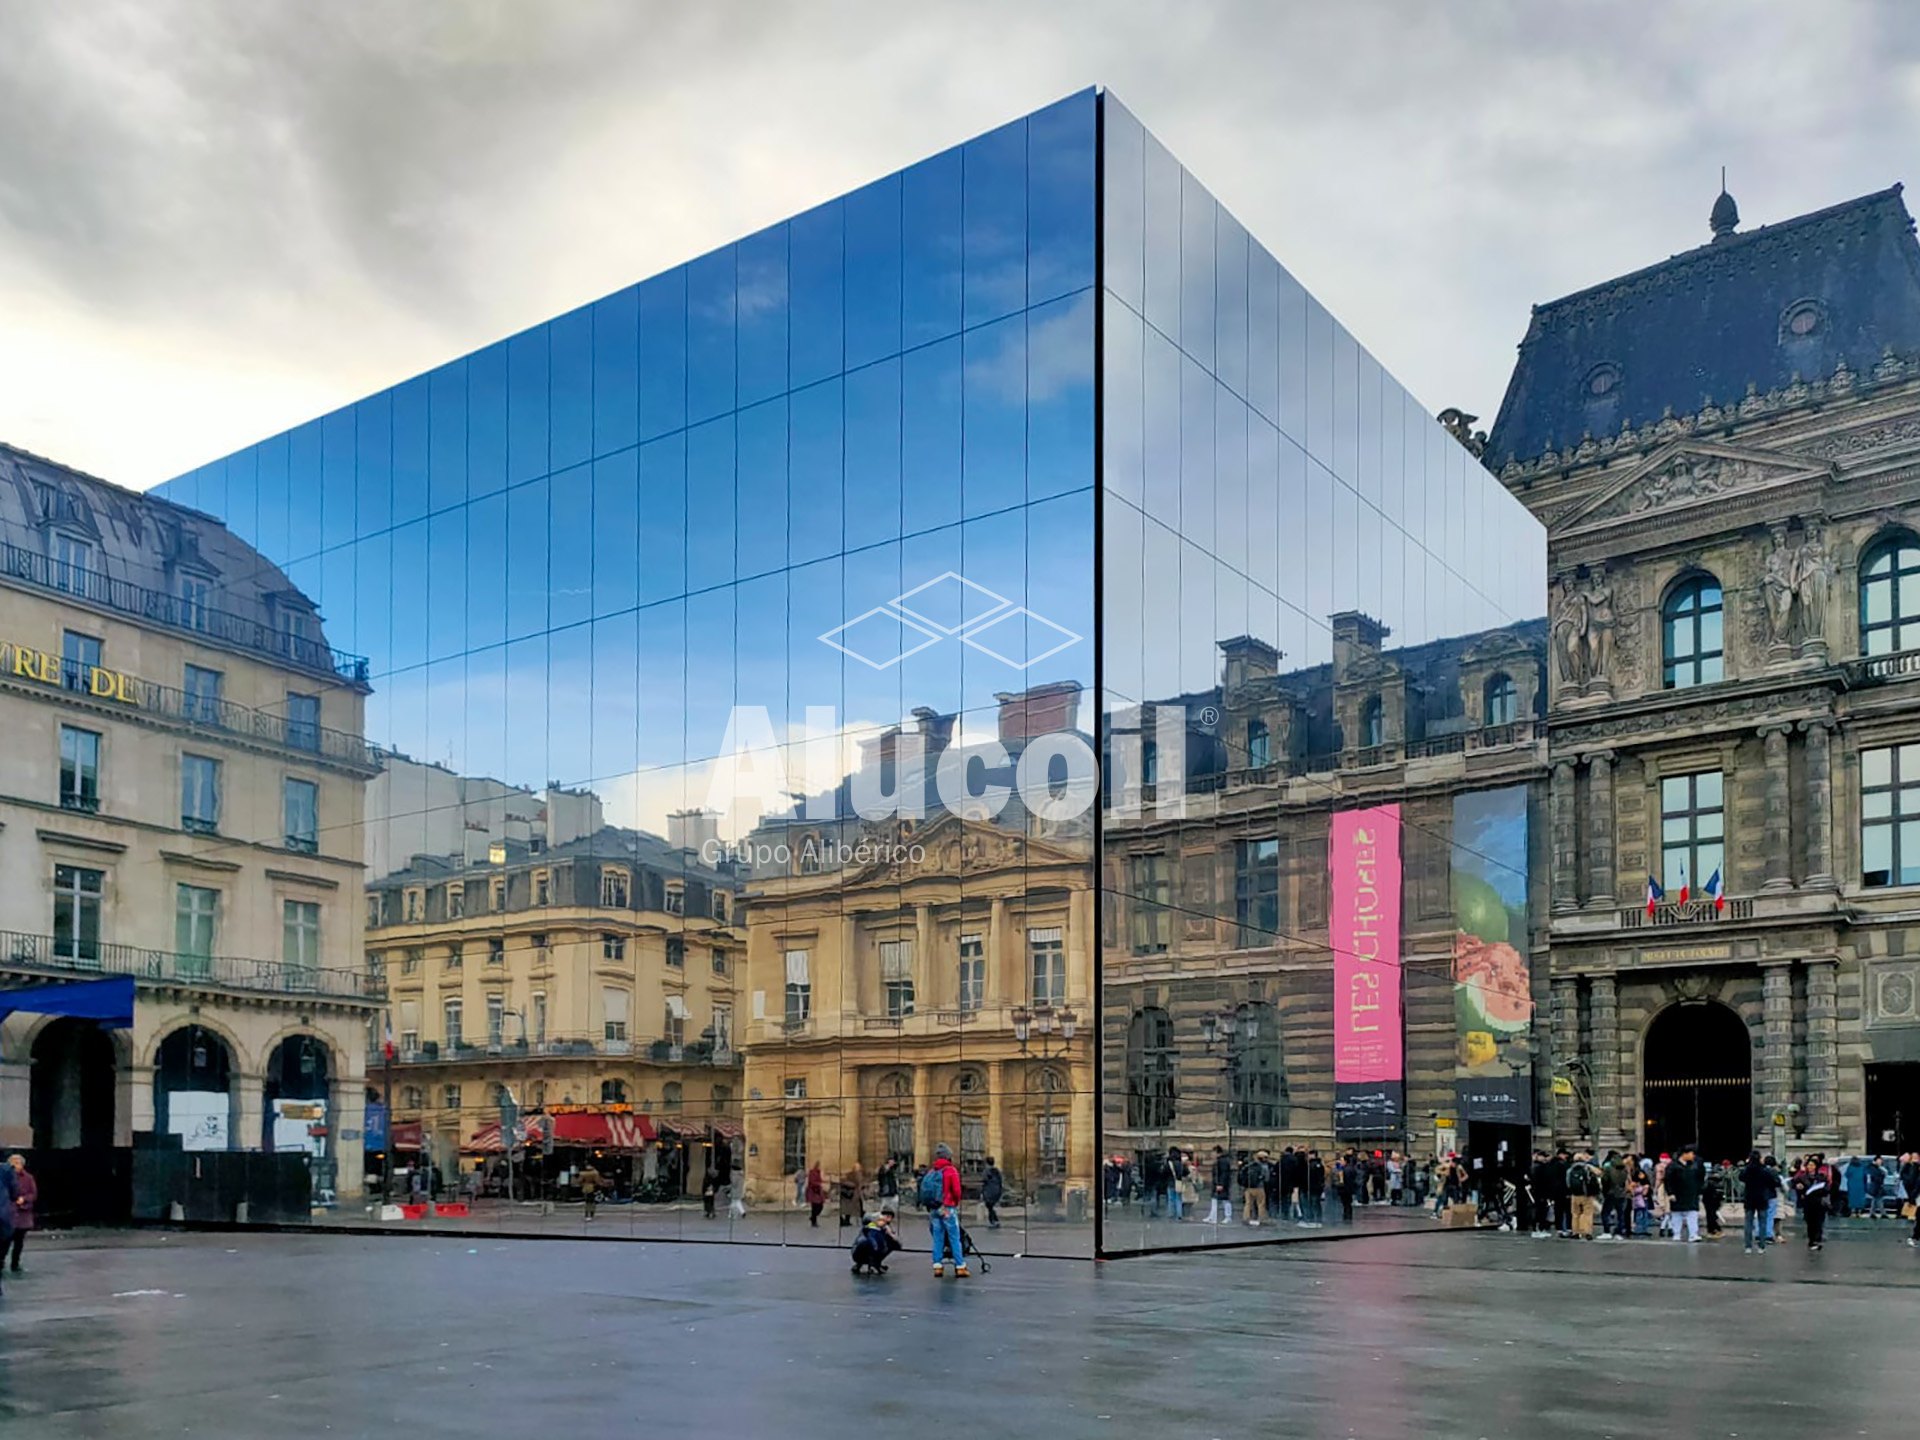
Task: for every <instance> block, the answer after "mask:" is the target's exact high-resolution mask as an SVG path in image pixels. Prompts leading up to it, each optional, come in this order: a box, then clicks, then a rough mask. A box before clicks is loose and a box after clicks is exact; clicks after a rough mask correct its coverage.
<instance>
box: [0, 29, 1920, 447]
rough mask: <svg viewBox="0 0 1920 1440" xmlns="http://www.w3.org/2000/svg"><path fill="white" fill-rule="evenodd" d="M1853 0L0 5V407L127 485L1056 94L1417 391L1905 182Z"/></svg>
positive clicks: (1880, 33) (1913, 46)
mask: <svg viewBox="0 0 1920 1440" xmlns="http://www.w3.org/2000/svg"><path fill="white" fill-rule="evenodd" d="M1908 13H1909V12H1908V11H1907V10H1906V8H1905V6H1904V5H1903V4H1902V3H1900V0H1889V3H1885V4H1873V3H1865V0H1859V3H1836V4H1833V5H1828V6H1820V7H1807V6H1792V5H1787V4H1777V5H1775V4H1767V5H1753V4H1734V3H1718V4H1715V3H1692V4H1672V5H1646V6H1634V5H1628V4H1616V5H1612V6H1605V7H1601V6H1595V5H1592V4H1571V3H1567V4H1561V3H1522V0H1505V3H1481V4H1477V5H1475V6H1472V7H1466V6H1434V5H1431V4H1427V3H1416V0H1396V3H1375V4H1351V5H1345V6H1338V7H1335V6H1325V5H1317V4H1273V3H1262V4H1253V3H1247V4H1234V3H1223V4H1216V5H1212V6H1202V5H1195V4H1181V5H1175V4H1161V5H1151V4H1138V5H1126V6H1122V5H1114V4H1100V3H1084V0H1080V3H1060V4H1055V5H1052V6H1048V7H1035V6H1031V5H1015V4H1001V3H975V4H969V5H953V6H937V5H936V6H920V7H912V8H910V9H907V10H902V9H901V8H899V7H897V6H883V5H878V4H871V3H864V0H863V3H848V4H842V5H838V6H835V7H833V8H831V9H829V8H826V7H813V6H792V7H774V6H769V5H754V4H737V5H724V4H722V5H709V6H686V5H636V4H629V3H604V4H594V3H574V4H569V5H567V6H541V5H536V4H533V3H526V4H510V3H504V0H493V3H477V0H443V3H435V0H413V3H410V4H408V5H405V6H395V5H390V4H381V3H358V0H336V3H333V4H330V5H327V6H324V7H295V6H291V5H271V4H259V3H256V0H216V3H198V4H193V3H184V0H132V3H113V0H101V3H95V4H90V5H86V6H46V7H27V6H16V7H12V8H10V9H9V10H8V11H7V12H5V15H4V18H0V95H3V96H5V103H4V105H0V436H5V437H6V438H8V439H11V440H13V441H15V442H16V443H19V444H23V445H26V446H29V447H30V448H33V449H37V450H41V451H44V452H47V453H50V454H53V455H56V456H58V457H59V458H62V459H65V460H68V461H69V462H71V463H74V464H78V465H81V466H84V467H85V468H88V469H92V470H95V471H98V472H100V473H103V474H105V475H108V476H109V477H111V478H114V479H118V480H121V481H124V482H126V483H130V484H137V485H144V484H150V483H153V482H155V481H158V480H161V479H164V478H166V477H167V476H169V475H171V474H174V473H176V472H177V471H179V470H181V469H184V468H186V467H188V466H189V465H192V464H194V463H197V462H199V461H201V460H204V459H208V458H211V457H213V456H215V455H218V454H221V453H224V452H225V451H227V450H229V449H232V448H234V447H235V446H238V445H240V444H244V443H246V442H247V441H250V440H252V439H255V438H258V437H259V436H261V435H263V434H267V433H271V432H272V431H275V430H277V429H280V428H283V427H284V426H286V425H288V424H291V423H295V422H297V421H299V420H302V419H304V418H307V417H308V416H310V415H312V414H314V413H317V412H319V411H321V410H324V409H327V408H331V407H332V406H334V405H337V404H340V403H343V402H345V401H347V400H350V399H352V398H354V397H356V396H358V395H360V394H363V393H365V392H366V391H368V390H371V389H373V388H376V387H378V386H380V385H383V384H387V383H390V382H391V381H393V380H397V379H399V378H402V377H403V376H405V375H408V374H411V373H414V372H415V371H418V370H420V369H423V368H425V367H427V366H429V365H432V364H434V363H436V362H438V361H439V360H442V359H445V358H447V357H448V356H450V355H454V354H457V353H460V352H463V351H465V350H468V349H471V348H472V347H474V346H475V345H478V344H482V343H485V342H487V341H488V340H491V339H494V338H497V337H498V336H499V335H501V334H504V333H507V332H509V331H511V330H514V329H517V328H519V327H521V326H523V325H525V324H528V323H531V322H533V321H536V320H539V319H541V318H543V317H545V316H547V315H550V314H553V313H556V312H557V311H559V310H562V309H565V308H569V307H571V306H572V305H575V304H578V303H580V302H582V301H584V300H587V299H591V298H593V297H594V296H596V295H599V294H602V293H604V292H606V291H608V290H611V289H613V288H616V287H617V286H619V285H622V284H626V283H629V282H630V281H632V280H635V279H638V278H640V277H642V276H644V275H646V274H649V273H651V272H653V271H656V270H658V269H661V268H663V267H665V266H667V265H670V264H673V263H675V262H677V261H679V260H681V259H685V258H687V257H689V256H691V255H693V254H696V253H698V252H700V251H702V250H704V249H707V248H709V247H711V246H712V245H715V244H718V243H721V242H723V241H725V240H728V239H730V238H733V237H735V236H737V235H740V234H743V233H746V232H747V231H750V230H752V229H754V228H756V227H758V226H760V225H763V224H766V223H768V222H769V221H772V220H775V219H778V218H779V217H781V216H782V215H786V214H789V213H792V212H794V211H796V210H799V209H801V208H804V207H805V206H807V205H810V204H813V203H815V202H817V201H819V200H821V199H824V198H826V197H828V196H830V195H833V194H836V193H838V192H840V191H843V190H845V189H848V188H850V187H852V186H854V185H857V184H859V183H861V182H863V181H865V180H867V179H870V178H872V177H873V176H876V175H879V174H883V173H885V172H887V171H888V170H891V169H894V168H897V167H898V166H900V165H902V164H905V163H909V162H911V161H912V160H914V159H916V158H918V157H919V156H920V155H922V154H925V153H928V152H930V151H932V150H935V149H938V148H941V147H944V146H946V145H949V144H952V143H954V142H956V141H958V140H961V139H964V138H966V137H967V136H969V135H972V134H974V133H977V132H979V131H981V130H983V129H986V128H988V127H990V126H991V125H993V124H995V123H997V122H999V121H1001V120H1003V119H1006V118H1009V117H1011V116H1013V115H1016V114H1019V113H1021V112H1023V111H1025V110H1028V109H1031V108H1033V107H1034V106H1036V105H1039V104H1042V103H1044V102H1046V101H1048V100H1050V99H1053V98H1056V97H1057V96H1059V95H1062V94H1065V93H1067V92H1069V91H1072V90H1075V89H1078V88H1080V87H1081V86H1083V85H1085V84H1088V83H1093V82H1096V81H1097V82H1103V83H1107V84H1110V85H1112V86H1113V87H1114V89H1115V90H1116V92H1117V93H1119V94H1120V95H1121V96H1122V97H1123V98H1124V99H1125V100H1126V101H1127V103H1128V105H1129V106H1130V108H1132V109H1133V110H1134V112H1135V113H1136V114H1138V115H1139V116H1140V117H1141V119H1142V120H1143V121H1144V122H1145V123H1146V124H1147V125H1148V126H1149V127H1150V128H1152V129H1154V130H1155V131H1156V133H1158V134H1159V135H1160V137H1161V138H1162V139H1163V140H1164V141H1165V142H1166V143H1167V144H1168V146H1169V147H1170V148H1171V149H1172V150H1173V151H1174V153H1175V154H1177V155H1178V156H1180V158H1181V159H1182V160H1184V161H1185V162H1186V163H1187V164H1188V165H1189V166H1190V167H1191V168H1192V169H1193V170H1194V171H1195V172H1196V173H1198V174H1199V175H1200V176H1201V177H1202V178H1203V179H1204V180H1205V181H1206V182H1207V183H1208V185H1209V186H1210V187H1211V188H1212V189H1213V190H1214V191H1215V193H1216V194H1218V195H1219V196H1220V197H1221V199H1222V200H1223V201H1225V202H1226V204H1227V205H1228V206H1229V207H1230V208H1232V209H1233V210H1234V212H1235V213H1236V214H1237V215H1238V216H1239V217H1240V218H1241V220H1242V221H1244V222H1245V223H1246V225H1247V227H1248V229H1249V230H1251V231H1252V232H1253V233H1254V234H1255V235H1257V236H1259V237H1260V238H1261V239H1262V240H1263V241H1264V242H1265V243H1266V244H1267V245H1268V247H1269V248H1270V249H1272V250H1273V251H1274V252H1275V253H1276V254H1277V255H1279V256H1280V258H1281V260H1282V261H1283V262H1284V263H1285V264H1286V265H1287V266H1288V267H1289V268H1290V269H1291V270H1293V272H1294V273H1295V274H1297V275H1298V276H1299V277H1300V278H1301V279H1302V280H1303V281H1304V282H1305V283H1306V284H1307V285H1308V286H1309V287H1310V288H1311V289H1313V290H1314V291H1315V293H1316V294H1318V295H1319V296H1320V297H1321V299H1322V300H1324V301H1325V302H1326V304H1327V305H1328V307H1329V308H1330V309H1332V310H1333V311H1334V313H1335V314H1337V315H1338V316H1339V317H1340V318H1341V319H1342V320H1343V321H1344V322H1345V323H1346V324H1347V325H1348V326H1349V327H1350V328H1351V329H1352V330H1353V331H1354V332H1355V333H1356V334H1357V335H1358V336H1359V337H1360V338H1361V340H1362V341H1363V343H1365V344H1366V345H1367V346H1368V347H1369V348H1370V349H1371V350H1372V351H1373V352H1374V353H1375V354H1376V355H1378V356H1379V357H1380V358H1381V359H1382V361H1383V362H1384V363H1385V364H1386V365H1387V366H1388V368H1389V369H1391V370H1392V371H1394V372H1395V374H1397V375H1398V376H1399V377H1400V378H1401V379H1402V380H1403V381H1404V382H1406V383H1407V384H1408V385H1409V386H1410V387H1412V388H1413V390H1414V391H1415V393H1417V394H1419V395H1420V396H1421V397H1422V398H1423V399H1424V400H1425V401H1426V402H1427V403H1428V404H1429V405H1431V406H1433V407H1435V408H1438V407H1439V406H1442V405H1446V404H1461V405H1465V406H1466V407H1467V408H1469V409H1473V410H1477V411H1479V412H1480V413H1481V414H1482V415H1483V416H1484V417H1486V418H1487V419H1491V416H1492V412H1493V409H1494V407H1495V406H1496V405H1497V404H1498V401H1499V397H1500V392H1501V389H1502V387H1503V386H1504V383H1505V379H1506V373H1507V369H1508V367H1509V365H1510V364H1511V360H1512V355H1513V346H1514V344H1515V343H1516V342H1517V341H1518V339H1519V337H1520V334H1521V332H1522V330H1523V329H1524V327H1525V324H1526V315H1527V306H1528V305H1529V304H1530V303H1532V302H1534V301H1538V300H1544V299H1548V298H1552V297H1553V296H1556V295H1559V294H1561V293H1564V292H1566V291H1568V290H1571V289H1575V288H1578V287H1580V286H1582V285H1586V284H1590V283H1592V282H1594V281H1597V280H1600V279H1604V278H1606V277H1608V276H1610V275H1613V274H1617V273H1619V272H1621V271H1624V270H1628V269H1632V268H1635V267H1637V266H1639V265H1643V264H1646V263H1649V262H1650V261H1653V260H1656V259H1659V258H1662V257H1663V256H1665V255H1667V254H1670V253H1672V252H1673V251H1676V250H1680V249H1684V248H1687V247H1689V246H1691V245H1693V244H1696V243H1698V242H1699V241H1701V240H1702V239H1704V238H1705V236H1706V212H1707V208H1708V206H1709V204H1710V203H1711V201H1712V198H1713V194H1714V189H1715V185H1716V182H1717V176H1718V167H1719V166H1720V165H1721V164H1723V163H1724V164H1726V165H1727V166H1728V167H1729V169H1730V172H1731V178H1732V188H1733V190H1734V192H1735V194H1736V195H1737V196H1738V198H1739V200H1740V204H1741V209H1742V213H1743V215H1744V216H1745V217H1746V219H1747V221H1748V223H1756V222H1762V221H1766V220H1770V219H1780V218H1784V217H1786V216H1788V215H1792V214H1796V213H1799V212H1801V211H1804V210H1807V209H1812V208H1815V207H1818V206H1821V205H1825V204H1830V203H1832V202H1834V201H1836V200H1840V199H1843V198H1845V197H1847V196H1851V195H1854V194H1858V193H1861V192H1863V191H1866V190H1870V189H1876V188H1878V187H1880V186H1883V185H1885V184H1888V183H1890V182H1891V181H1893V180H1896V179H1902V178H1908V171H1907V166H1908V162H1909V160H1910V159H1911V157H1912V154H1913V152H1912V150H1911V148H1910V145H1909V143H1908V139H1909V137H1910V136H1911V135H1912V134H1914V133H1915V121H1916V119H1920V27H1915V26H1913V25H1911V24H1910V23H1906V19H1907V14H1908Z"/></svg>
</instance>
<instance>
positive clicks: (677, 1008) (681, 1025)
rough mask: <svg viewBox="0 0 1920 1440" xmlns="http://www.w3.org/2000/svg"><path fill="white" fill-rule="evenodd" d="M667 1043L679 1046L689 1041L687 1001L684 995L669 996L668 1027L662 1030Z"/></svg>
mask: <svg viewBox="0 0 1920 1440" xmlns="http://www.w3.org/2000/svg"><path fill="white" fill-rule="evenodd" d="M662 1033H663V1034H664V1035H665V1036H666V1040H667V1044H669V1045H672V1046H675V1047H678V1046H681V1045H684V1044H686V1043H687V1001H686V997H685V996H683V995H669V996H667V1017H666V1029H665V1030H664V1031H663V1032H662Z"/></svg>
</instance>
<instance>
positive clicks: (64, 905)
mask: <svg viewBox="0 0 1920 1440" xmlns="http://www.w3.org/2000/svg"><path fill="white" fill-rule="evenodd" d="M106 882H107V872H106V871H104V870H86V869H82V868H80V867H79V866H76V865H56V866H54V867H53V953H54V955H55V956H57V957H58V958H59V959H62V960H75V961H79V962H80V963H81V964H86V965H98V964H99V963H100V895H101V892H102V891H103V890H104V889H105V888H106Z"/></svg>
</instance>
